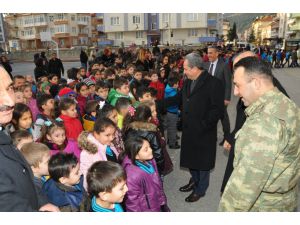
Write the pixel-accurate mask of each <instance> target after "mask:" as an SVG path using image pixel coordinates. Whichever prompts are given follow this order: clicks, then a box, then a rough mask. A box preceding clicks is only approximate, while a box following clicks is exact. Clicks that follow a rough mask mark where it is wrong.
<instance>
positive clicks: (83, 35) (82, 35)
mask: <svg viewBox="0 0 300 225" xmlns="http://www.w3.org/2000/svg"><path fill="white" fill-rule="evenodd" d="M78 37H88V34H86V33H80V32H79V33H78Z"/></svg>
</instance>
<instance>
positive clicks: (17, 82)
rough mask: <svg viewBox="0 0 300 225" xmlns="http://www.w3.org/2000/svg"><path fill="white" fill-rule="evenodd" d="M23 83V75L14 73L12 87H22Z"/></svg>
mask: <svg viewBox="0 0 300 225" xmlns="http://www.w3.org/2000/svg"><path fill="white" fill-rule="evenodd" d="M24 84H25V77H23V76H22V75H15V76H14V77H13V86H14V88H19V87H22V86H23V85H24Z"/></svg>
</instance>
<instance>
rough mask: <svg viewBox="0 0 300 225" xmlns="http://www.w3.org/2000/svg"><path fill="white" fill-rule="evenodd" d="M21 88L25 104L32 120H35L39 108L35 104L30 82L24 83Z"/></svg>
mask: <svg viewBox="0 0 300 225" xmlns="http://www.w3.org/2000/svg"><path fill="white" fill-rule="evenodd" d="M21 88H22V91H23V94H24V98H25V101H26V105H28V107H29V108H30V110H31V113H32V119H33V122H35V121H36V116H37V115H38V114H39V109H38V107H37V104H36V99H35V98H33V94H32V88H31V84H29V83H25V85H24V86H23V87H21Z"/></svg>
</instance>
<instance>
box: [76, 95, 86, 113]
mask: <svg viewBox="0 0 300 225" xmlns="http://www.w3.org/2000/svg"><path fill="white" fill-rule="evenodd" d="M76 100H77V102H78V106H79V110H80V116H81V117H82V116H84V114H85V106H86V102H87V100H88V98H87V97H83V96H82V95H78V96H77V98H76Z"/></svg>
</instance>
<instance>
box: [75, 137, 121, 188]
mask: <svg viewBox="0 0 300 225" xmlns="http://www.w3.org/2000/svg"><path fill="white" fill-rule="evenodd" d="M87 141H88V142H90V143H91V144H93V145H94V146H96V147H97V149H98V152H97V153H95V154H92V153H91V152H90V151H89V150H88V149H82V151H81V153H80V172H81V174H83V176H84V183H83V186H84V188H85V189H87V183H86V175H87V171H88V169H89V168H90V167H91V166H92V164H93V163H95V162H97V161H107V158H106V147H107V145H103V144H101V143H100V142H99V141H97V140H96V139H95V137H94V136H93V135H92V134H91V133H90V134H88V136H87ZM110 148H111V150H112V151H113V152H114V153H115V154H116V156H117V157H118V155H119V153H118V151H117V150H116V149H115V148H114V147H113V146H110Z"/></svg>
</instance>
